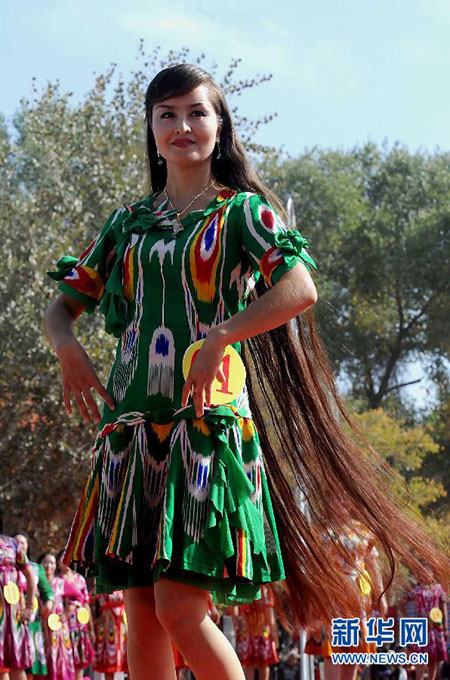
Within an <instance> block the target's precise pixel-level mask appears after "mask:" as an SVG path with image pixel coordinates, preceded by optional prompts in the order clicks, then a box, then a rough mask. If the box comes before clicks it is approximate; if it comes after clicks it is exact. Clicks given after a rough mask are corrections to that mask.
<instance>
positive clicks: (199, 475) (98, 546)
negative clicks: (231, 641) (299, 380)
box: [64, 405, 284, 603]
mask: <svg viewBox="0 0 450 680" xmlns="http://www.w3.org/2000/svg"><path fill="white" fill-rule="evenodd" d="M198 438H202V439H203V441H202V443H203V447H202V449H201V450H202V453H201V454H199V453H197V452H196V450H195V449H196V440H197V441H198ZM206 441H208V442H210V443H209V448H210V452H209V455H208V454H206V453H205V442H206ZM197 448H198V449H200V447H197ZM268 494H269V492H268V488H267V481H266V477H265V472H264V466H263V461H262V458H261V451H260V446H259V442H258V438H257V434H256V431H255V429H254V426H253V422H252V420H251V419H250V418H244V417H242V416H240V414H239V412H238V409H236V408H235V407H233V406H219V407H215V408H211V409H209V410H208V409H207V410H206V411H205V415H204V417H202V418H196V417H195V409H194V407H193V406H192V405H190V406H187V407H185V408H184V409H179V410H178V411H175V410H174V409H158V410H153V411H149V412H147V413H139V412H132V413H127V414H123V415H122V416H120V417H119V418H118V419H117V420H116V421H115V422H113V423H109V424H107V425H105V426H104V427H103V429H102V430H101V431H100V432H99V434H98V437H97V440H96V443H95V445H94V450H93V459H92V470H91V474H90V477H89V479H88V482H87V485H86V488H85V491H84V494H83V497H82V500H81V503H80V506H79V508H78V512H77V514H76V516H75V520H74V523H73V526H72V531H71V535H70V537H69V541H68V544H67V548H66V553H65V557H64V561H65V563H66V564H68V565H70V564H73V563H76V564H77V565H78V566H84V567H85V568H86V569H87V573H91V574H95V575H96V576H97V577H98V589H99V592H100V590H103V591H104V592H108V591H109V588H108V584H107V581H108V576H106V578H105V583H104V584H103V585H102V565H104V566H105V572H104V573H103V576H105V574H107V572H108V568H111V569H115V570H116V574H115V579H117V573H118V572H121V573H122V578H123V579H127V582H126V583H125V582H122V583H121V584H120V585H121V586H122V587H127V586H129V585H138V584H140V585H149V584H150V583H152V582H154V581H156V580H157V579H158V578H159V577H160V576H161V575H163V574H166V575H167V576H168V577H172V578H174V579H175V580H176V579H177V577H179V578H180V580H183V582H185V583H186V582H187V581H189V575H190V576H191V577H192V583H193V584H194V585H196V584H197V582H198V579H199V577H201V578H202V583H203V587H209V589H210V590H211V591H212V592H213V595H214V594H215V599H216V600H217V601H220V602H225V603H228V602H230V603H231V602H247V601H251V600H252V599H254V598H255V597H257V596H258V591H259V585H257V584H261V583H264V582H269V581H275V580H279V579H283V578H284V572H283V566H282V563H281V559H280V558H279V554H280V550H279V545H278V538H277V537H276V528H275V523H274V518H273V513H272V509H271V506H270V500H269V495H268ZM268 500H269V503H267V501H268ZM138 563H139V564H140V565H142V564H144V566H145V573H144V572H142V566H141V567H140V569H141V573H140V576H139V578H141V579H142V578H143V579H145V582H141V583H136V581H135V580H134V579H135V577H136V572H135V571H134V564H138ZM108 565H109V567H108ZM133 573H134V576H130V574H133ZM130 579H131V583H130ZM205 579H206V583H207V584H209V585H208V586H205ZM114 587H116V588H117V583H116V585H115V586H114Z"/></svg>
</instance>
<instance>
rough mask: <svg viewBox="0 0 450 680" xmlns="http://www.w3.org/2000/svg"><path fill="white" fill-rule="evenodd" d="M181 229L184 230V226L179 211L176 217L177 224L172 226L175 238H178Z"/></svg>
mask: <svg viewBox="0 0 450 680" xmlns="http://www.w3.org/2000/svg"><path fill="white" fill-rule="evenodd" d="M180 231H184V227H183V225H182V224H181V220H180V218H179V213H178V214H177V216H176V218H175V226H173V227H172V233H173V236H174V238H176V237H177V236H178V234H179V233H180Z"/></svg>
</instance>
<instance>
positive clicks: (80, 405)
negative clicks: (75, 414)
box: [73, 390, 91, 423]
mask: <svg viewBox="0 0 450 680" xmlns="http://www.w3.org/2000/svg"><path fill="white" fill-rule="evenodd" d="M73 394H74V397H75V401H76V402H77V406H78V409H79V411H80V413H81V415H82V416H83V418H84V419H85V421H86V422H87V423H90V422H91V419H90V418H89V414H88V412H87V408H86V404H85V403H84V400H83V396H82V394H81V392H80V390H73Z"/></svg>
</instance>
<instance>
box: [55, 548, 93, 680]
mask: <svg viewBox="0 0 450 680" xmlns="http://www.w3.org/2000/svg"><path fill="white" fill-rule="evenodd" d="M63 552H64V551H63V550H62V551H60V552H59V553H58V555H57V561H58V567H59V571H60V575H61V576H62V577H63V579H64V580H65V581H67V582H68V583H70V584H71V585H73V586H75V588H77V590H79V591H80V593H81V595H82V598H81V599H80V600H79V601H78V602H79V604H80V605H81V606H82V607H84V608H85V609H86V610H87V611H88V614H89V621H88V622H87V623H80V621H79V620H78V607H76V606H74V605H73V604H71V605H69V607H68V617H67V618H68V623H69V632H70V639H71V642H72V650H73V661H74V664H75V680H82V677H83V670H84V669H85V668H87V667H88V666H90V665H91V664H92V663H93V662H94V657H95V652H94V647H93V646H92V643H93V641H94V639H95V633H94V622H93V620H92V614H91V608H90V605H89V601H90V596H89V592H88V589H87V585H86V580H85V579H84V577H83V576H82V575H81V574H77V573H76V572H74V571H72V570H71V569H69V568H68V567H66V565H65V564H64V562H62V561H61V559H60V557H61V555H62V554H63Z"/></svg>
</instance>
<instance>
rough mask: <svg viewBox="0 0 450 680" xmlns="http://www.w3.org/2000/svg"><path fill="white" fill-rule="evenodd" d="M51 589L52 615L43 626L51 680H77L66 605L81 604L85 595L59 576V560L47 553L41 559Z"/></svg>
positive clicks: (48, 673)
mask: <svg viewBox="0 0 450 680" xmlns="http://www.w3.org/2000/svg"><path fill="white" fill-rule="evenodd" d="M39 564H42V566H43V567H44V571H45V575H46V577H47V579H48V581H49V583H50V585H51V587H52V590H53V595H54V601H53V613H52V614H51V615H50V616H49V617H48V618H47V619H46V621H45V624H44V635H45V653H46V657H47V675H46V677H48V679H49V680H75V665H74V658H73V650H72V644H71V639H70V632H69V624H68V614H69V612H68V609H67V606H66V603H67V602H70V603H73V604H75V603H78V602H81V601H82V599H83V595H82V593H80V591H79V590H78V589H77V588H75V586H73V585H72V584H70V583H69V582H68V581H66V580H65V579H63V577H62V576H59V575H57V574H56V557H55V555H53V554H52V553H45V554H44V555H41V557H40V558H39Z"/></svg>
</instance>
